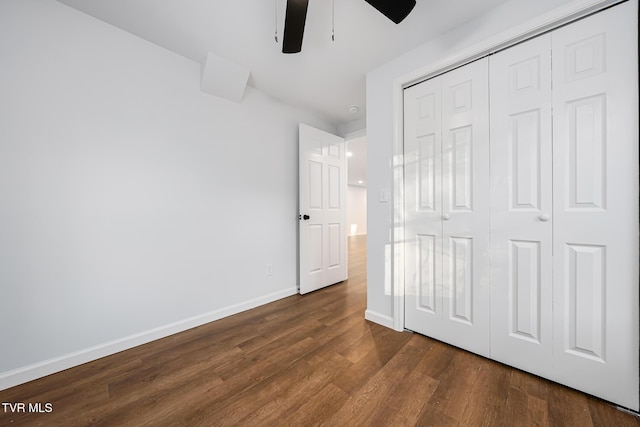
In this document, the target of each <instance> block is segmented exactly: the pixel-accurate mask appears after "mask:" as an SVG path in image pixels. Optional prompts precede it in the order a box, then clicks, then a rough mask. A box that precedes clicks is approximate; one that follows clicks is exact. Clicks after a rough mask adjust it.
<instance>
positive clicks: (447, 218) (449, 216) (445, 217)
mask: <svg viewBox="0 0 640 427" xmlns="http://www.w3.org/2000/svg"><path fill="white" fill-rule="evenodd" d="M442 219H444V220H445V221H448V220H450V219H451V215H449V214H444V215H442Z"/></svg>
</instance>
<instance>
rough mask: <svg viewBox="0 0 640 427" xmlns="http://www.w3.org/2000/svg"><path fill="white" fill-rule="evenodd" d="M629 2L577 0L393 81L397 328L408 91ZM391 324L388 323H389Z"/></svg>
mask: <svg viewBox="0 0 640 427" xmlns="http://www.w3.org/2000/svg"><path fill="white" fill-rule="evenodd" d="M625 1H627V0H575V1H572V2H571V3H568V4H566V5H564V6H561V7H559V8H556V9H553V10H551V11H549V12H547V13H545V14H543V15H541V16H538V17H536V18H534V19H531V20H529V21H527V22H525V23H523V24H520V25H516V26H515V27H513V28H511V29H509V30H506V31H504V32H502V33H499V34H497V35H495V36H492V37H489V38H487V39H485V40H482V41H480V42H478V43H475V44H473V45H471V46H470V47H468V48H465V49H462V50H460V51H458V52H455V53H454V54H453V55H451V56H449V57H447V58H443V59H441V60H439V61H436V62H434V63H432V64H428V65H426V66H424V67H421V68H418V69H416V70H414V71H412V72H410V73H407V74H405V75H402V76H400V77H397V78H396V79H394V81H393V164H392V166H393V224H394V225H393V228H392V230H391V234H392V235H391V252H392V253H391V257H392V259H393V266H392V273H391V279H392V286H391V293H392V299H393V316H392V320H393V322H392V323H393V329H395V330H396V331H402V330H404V326H405V325H404V288H405V283H404V233H405V227H404V97H403V93H404V89H405V88H407V87H409V86H412V85H414V84H417V83H420V82H421V81H424V80H427V79H429V78H432V77H435V76H437V75H440V74H443V73H446V72H447V71H450V70H452V69H454V68H457V67H460V66H462V65H465V64H468V63H470V62H472V61H475V60H476V59H479V58H482V57H485V56H488V55H491V54H493V53H496V52H498V51H501V50H504V49H506V48H508V47H509V46H513V45H515V44H517V43H521V42H523V41H525V40H528V39H531V38H533V37H536V36H538V35H540V34H543V33H545V32H548V31H551V30H553V29H555V28H558V27H560V26H562V25H565V24H568V23H570V22H572V21H576V20H578V19H580V18H583V17H585V16H587V15H591V14H593V13H596V12H599V11H601V10H603V9H606V8H608V7H611V6H614V5H616V4H619V3H624V2H625ZM385 323H387V324H388V322H385Z"/></svg>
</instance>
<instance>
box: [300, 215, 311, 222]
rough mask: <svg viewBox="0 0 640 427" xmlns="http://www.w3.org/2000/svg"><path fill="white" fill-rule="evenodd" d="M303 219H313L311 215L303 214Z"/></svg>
mask: <svg viewBox="0 0 640 427" xmlns="http://www.w3.org/2000/svg"><path fill="white" fill-rule="evenodd" d="M302 219H304V220H305V221H306V220H308V219H311V217H310V216H309V215H302Z"/></svg>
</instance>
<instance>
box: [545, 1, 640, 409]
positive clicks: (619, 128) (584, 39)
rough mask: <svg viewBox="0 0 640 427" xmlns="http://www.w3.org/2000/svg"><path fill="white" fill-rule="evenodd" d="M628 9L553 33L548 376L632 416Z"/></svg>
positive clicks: (634, 244) (632, 120) (634, 171)
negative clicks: (551, 352)
mask: <svg viewBox="0 0 640 427" xmlns="http://www.w3.org/2000/svg"><path fill="white" fill-rule="evenodd" d="M637 7H638V2H635V1H629V2H626V3H624V4H621V5H619V6H616V7H613V8H610V9H608V10H605V11H603V12H601V13H598V14H596V15H594V16H591V17H589V18H585V19H583V20H581V21H578V22H576V23H574V24H571V25H568V26H566V27H563V28H560V29H558V30H556V31H554V32H553V33H552V50H553V115H554V118H553V164H554V167H553V180H554V183H553V192H554V200H553V206H554V213H553V228H554V295H553V300H554V318H553V322H554V328H553V330H554V340H555V345H554V352H555V353H554V374H553V379H554V380H556V381H559V382H561V383H563V384H566V385H569V386H571V387H575V388H577V389H579V390H583V391H586V392H587V393H591V394H594V395H596V396H599V397H602V398H604V399H606V400H610V401H613V402H615V403H618V404H620V405H623V406H626V407H629V408H632V409H635V410H638V406H639V395H638V385H639V381H638V374H639V366H638V357H639V352H638V325H639V323H638V298H639V295H638V280H639V275H638V256H639V254H638V235H639V231H640V230H639V227H638V216H639V209H638V194H639V188H638V187H639V186H638V56H637V54H638V50H637V49H638V47H637V40H638V35H637V26H638V21H637V18H638V15H637Z"/></svg>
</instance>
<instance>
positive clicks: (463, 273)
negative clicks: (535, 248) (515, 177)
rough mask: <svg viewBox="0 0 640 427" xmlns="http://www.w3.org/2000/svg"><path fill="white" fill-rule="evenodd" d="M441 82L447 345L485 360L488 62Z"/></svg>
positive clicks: (487, 331) (487, 341) (487, 319)
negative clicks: (472, 353)
mask: <svg viewBox="0 0 640 427" xmlns="http://www.w3.org/2000/svg"><path fill="white" fill-rule="evenodd" d="M441 78H442V188H443V191H442V263H443V269H442V281H443V293H442V299H443V303H442V305H443V307H442V308H443V314H444V333H445V335H446V336H447V342H449V343H451V344H453V345H456V346H458V347H461V348H465V349H467V350H470V351H473V352H475V353H478V354H481V355H485V356H488V355H489V349H490V316H491V301H490V286H491V283H490V271H491V268H490V258H489V251H490V232H489V227H490V202H489V128H488V123H489V94H488V59H487V58H484V59H481V60H478V61H475V62H473V63H471V64H468V65H466V66H464V67H461V68H458V69H456V70H454V71H451V72H448V73H446V74H444V75H442V76H441Z"/></svg>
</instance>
